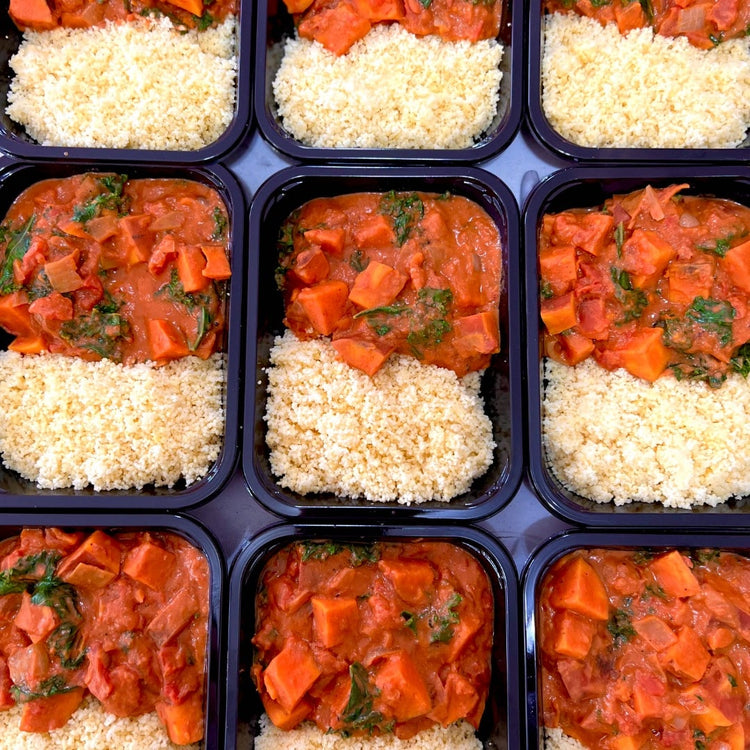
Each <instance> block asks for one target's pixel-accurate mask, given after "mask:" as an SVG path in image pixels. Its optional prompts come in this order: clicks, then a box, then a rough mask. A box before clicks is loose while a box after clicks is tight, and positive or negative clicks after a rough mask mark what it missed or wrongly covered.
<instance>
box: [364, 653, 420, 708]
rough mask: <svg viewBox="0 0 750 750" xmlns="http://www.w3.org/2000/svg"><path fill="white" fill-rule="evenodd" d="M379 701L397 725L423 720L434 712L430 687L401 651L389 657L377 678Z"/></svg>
mask: <svg viewBox="0 0 750 750" xmlns="http://www.w3.org/2000/svg"><path fill="white" fill-rule="evenodd" d="M374 682H375V687H376V688H377V689H378V690H379V691H380V695H379V697H378V699H377V700H378V701H381V702H382V703H384V704H385V705H387V706H388V707H389V708H390V709H391V711H392V712H393V715H394V716H395V718H396V720H397V721H409V720H410V719H416V718H417V717H418V716H424V715H425V714H426V713H428V712H429V711H430V709H431V708H432V700H431V699H430V693H429V691H428V690H427V685H426V684H425V682H424V679H423V678H422V675H421V674H420V673H419V670H418V669H417V666H416V664H415V663H414V661H413V660H412V658H411V656H409V654H407V653H406V652H405V651H398V652H396V653H394V654H390V655H388V656H386V657H385V658H384V659H383V661H382V662H381V663H380V664H379V665H378V667H377V670H376V672H375V676H374Z"/></svg>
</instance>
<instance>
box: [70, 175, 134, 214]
mask: <svg viewBox="0 0 750 750" xmlns="http://www.w3.org/2000/svg"><path fill="white" fill-rule="evenodd" d="M127 181H128V176H127V175H126V174H120V175H106V176H104V177H100V178H98V182H99V184H100V185H101V186H102V187H103V188H104V192H102V193H99V195H97V196H95V197H94V198H92V199H91V200H90V201H88V203H84V204H82V205H80V206H76V208H75V209H74V210H73V221H76V222H78V223H79V224H85V223H86V222H87V221H91V219H93V218H95V217H96V216H99V214H100V213H101V212H102V211H103V210H110V211H116V212H117V213H121V212H122V209H123V205H124V202H125V197H124V195H123V190H124V189H125V183H126V182H127Z"/></svg>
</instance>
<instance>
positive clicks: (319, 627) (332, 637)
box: [310, 596, 359, 648]
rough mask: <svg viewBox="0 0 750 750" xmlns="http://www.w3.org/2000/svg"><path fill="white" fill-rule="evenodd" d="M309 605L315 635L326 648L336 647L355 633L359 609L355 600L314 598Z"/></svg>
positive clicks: (351, 598) (342, 597)
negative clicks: (310, 605)
mask: <svg viewBox="0 0 750 750" xmlns="http://www.w3.org/2000/svg"><path fill="white" fill-rule="evenodd" d="M310 603H311V604H312V611H313V626H314V629H315V635H316V637H317V639H318V640H319V641H320V642H321V643H322V644H323V645H324V646H325V647H326V648H333V646H337V645H338V644H340V643H342V642H343V641H344V640H345V639H346V638H347V636H349V635H351V634H352V633H355V632H356V631H357V628H358V624H359V608H358V607H357V600H356V599H355V598H353V597H344V596H341V597H323V596H314V597H312V599H310Z"/></svg>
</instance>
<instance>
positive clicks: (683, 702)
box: [537, 549, 750, 750]
mask: <svg viewBox="0 0 750 750" xmlns="http://www.w3.org/2000/svg"><path fill="white" fill-rule="evenodd" d="M538 613H539V625H538V629H537V638H538V651H539V654H540V661H541V664H540V688H541V691H542V700H543V708H544V724H545V726H547V727H561V728H562V730H563V732H564V733H565V734H567V735H569V736H571V737H575V738H577V739H578V740H580V741H581V742H582V743H583V744H584V745H585V746H586V747H587V748H591V749H592V750H652V749H653V750H656V749H657V748H677V749H679V750H745V748H747V747H748V746H749V745H748V743H750V712H749V711H748V710H747V706H748V701H750V560H749V559H748V558H746V557H742V556H740V555H737V554H734V553H728V552H719V551H717V550H692V551H690V552H687V553H682V552H680V551H678V550H665V551H657V552H652V551H648V550H643V551H625V550H604V549H592V550H578V551H576V552H574V553H571V554H569V555H567V556H566V557H564V558H563V559H561V560H559V561H558V562H557V563H555V565H554V566H553V567H552V568H551V569H550V571H549V573H548V574H547V575H546V576H545V579H544V581H543V583H542V586H541V589H540V594H539V605H538Z"/></svg>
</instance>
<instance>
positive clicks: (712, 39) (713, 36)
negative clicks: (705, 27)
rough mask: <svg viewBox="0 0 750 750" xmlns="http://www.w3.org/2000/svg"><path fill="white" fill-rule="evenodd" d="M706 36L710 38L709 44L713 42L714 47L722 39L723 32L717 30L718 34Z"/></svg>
mask: <svg viewBox="0 0 750 750" xmlns="http://www.w3.org/2000/svg"><path fill="white" fill-rule="evenodd" d="M708 38H709V39H710V40H711V44H713V45H714V47H718V46H719V45H720V44H721V43H722V42H723V41H724V32H723V31H722V32H719V34H718V36H717V35H716V34H709V35H708Z"/></svg>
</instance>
